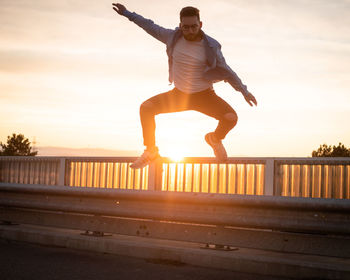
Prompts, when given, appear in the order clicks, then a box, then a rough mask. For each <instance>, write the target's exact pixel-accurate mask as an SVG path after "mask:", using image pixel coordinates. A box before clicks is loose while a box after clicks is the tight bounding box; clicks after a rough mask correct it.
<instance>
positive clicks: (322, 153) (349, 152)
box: [312, 142, 350, 157]
mask: <svg viewBox="0 0 350 280" xmlns="http://www.w3.org/2000/svg"><path fill="white" fill-rule="evenodd" d="M312 156H313V157H350V149H348V148H346V147H345V146H344V144H342V143H340V142H339V145H338V146H335V145H333V147H332V146H328V145H326V144H323V145H321V146H320V147H319V148H318V150H317V151H313V152H312Z"/></svg>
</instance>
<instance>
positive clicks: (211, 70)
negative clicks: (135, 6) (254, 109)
mask: <svg viewBox="0 0 350 280" xmlns="http://www.w3.org/2000/svg"><path fill="white" fill-rule="evenodd" d="M123 15H124V16H125V17H127V18H128V19H129V20H130V21H132V22H134V23H135V24H137V25H138V26H140V27H141V28H142V29H144V30H145V31H146V32H147V33H148V34H150V35H152V36H153V37H154V38H156V39H158V40H159V41H161V42H163V43H164V44H166V52H167V55H168V62H169V82H170V83H172V82H173V73H172V68H173V67H172V63H173V61H172V57H173V56H172V54H173V50H174V46H175V44H176V42H177V41H178V39H179V38H181V36H183V35H182V31H181V29H180V28H178V27H176V28H175V29H167V28H164V27H161V26H159V25H157V24H155V23H154V22H153V21H152V20H150V19H146V18H144V17H142V16H141V15H138V14H136V13H134V12H133V13H132V12H130V11H128V10H126V11H125V12H124V13H123ZM201 32H202V35H203V39H204V46H205V52H206V56H207V67H206V69H205V71H204V76H203V77H204V78H205V79H206V80H208V81H210V82H211V83H216V82H219V81H223V80H224V81H225V82H228V83H230V85H231V86H232V87H233V88H234V89H235V90H237V91H240V92H241V93H242V94H243V95H246V94H248V90H247V86H246V85H244V84H243V83H242V81H241V79H240V78H239V77H238V76H237V74H236V73H235V72H234V71H233V70H232V69H231V68H230V67H229V66H228V65H227V63H226V61H225V58H224V56H223V55H222V52H221V45H220V43H219V42H218V41H216V40H215V39H213V38H211V37H210V36H208V35H206V34H205V33H204V32H203V31H201Z"/></svg>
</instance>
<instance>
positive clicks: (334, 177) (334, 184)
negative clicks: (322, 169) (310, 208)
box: [328, 165, 339, 198]
mask: <svg viewBox="0 0 350 280" xmlns="http://www.w3.org/2000/svg"><path fill="white" fill-rule="evenodd" d="M337 167H338V165H331V166H330V168H331V170H332V172H331V174H332V177H331V180H330V181H331V182H332V183H331V185H329V184H328V189H329V188H331V189H330V190H329V191H328V194H330V195H331V197H330V198H339V197H338V196H337V193H339V191H338V189H339V185H338V184H337V177H338V176H337V174H338V172H337V171H338V170H337Z"/></svg>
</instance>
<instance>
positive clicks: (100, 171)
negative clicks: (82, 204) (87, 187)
mask: <svg viewBox="0 0 350 280" xmlns="http://www.w3.org/2000/svg"><path fill="white" fill-rule="evenodd" d="M102 171H103V170H102V162H101V161H99V162H98V172H97V174H98V188H101V185H102Z"/></svg>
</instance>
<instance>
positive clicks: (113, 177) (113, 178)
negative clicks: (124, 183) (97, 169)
mask: <svg viewBox="0 0 350 280" xmlns="http://www.w3.org/2000/svg"><path fill="white" fill-rule="evenodd" d="M114 173H115V162H114V161H113V162H112V185H111V188H112V189H114V180H115V174H114Z"/></svg>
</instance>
